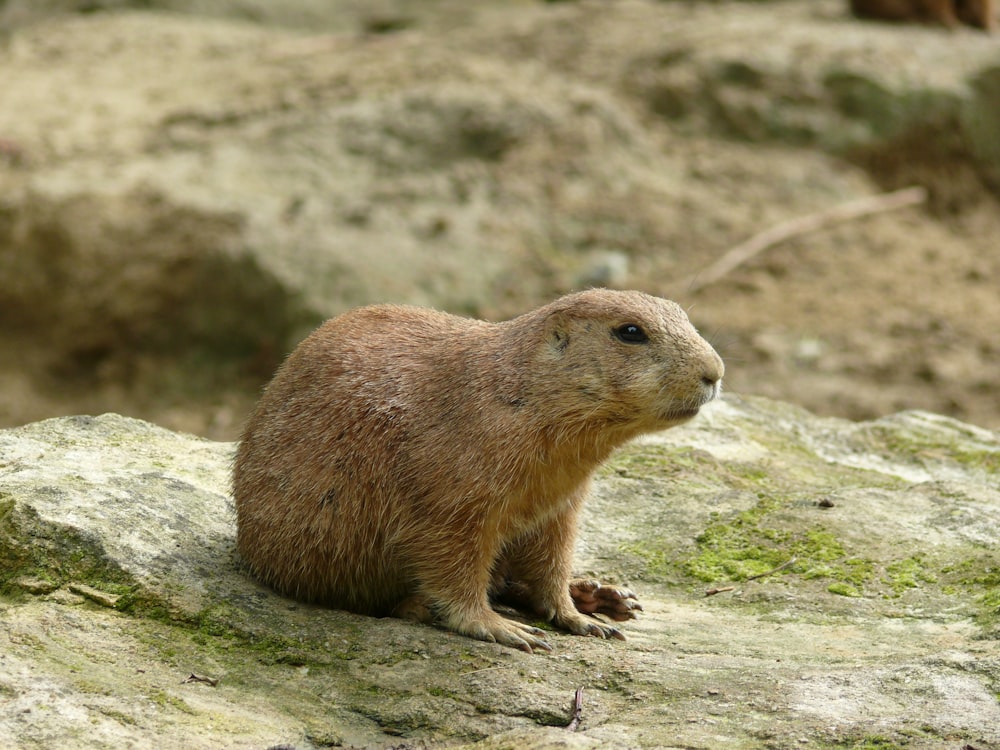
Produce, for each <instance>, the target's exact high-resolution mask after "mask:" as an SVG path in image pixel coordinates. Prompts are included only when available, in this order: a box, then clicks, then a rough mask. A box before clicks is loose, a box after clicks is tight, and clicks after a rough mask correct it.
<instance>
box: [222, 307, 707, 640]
mask: <svg viewBox="0 0 1000 750" xmlns="http://www.w3.org/2000/svg"><path fill="white" fill-rule="evenodd" d="M723 371H724V368H723V363H722V360H721V359H720V358H719V356H718V354H716V352H715V350H714V349H713V348H712V347H711V346H710V345H709V344H708V342H706V341H705V340H704V339H703V338H702V337H701V336H699V335H698V333H697V331H696V330H695V329H694V327H693V326H692V325H691V323H690V322H689V320H688V318H687V315H685V313H684V311H683V310H682V309H681V308H680V307H679V306H678V305H677V304H675V303H673V302H669V301H667V300H664V299H660V298H657V297H652V296H649V295H646V294H642V293H640V292H621V291H610V290H604V289H592V290H589V291H584V292H579V293H576V294H570V295H568V296H565V297H561V298H560V299H557V300H556V301H554V302H552V303H551V304H548V305H545V306H544V307H541V308H539V309H537V310H534V311H532V312H529V313H527V314H525V315H522V316H520V317H517V318H514V319H513V320H509V321H507V322H504V323H487V322H483V321H479V320H470V319H466V318H461V317H457V316H454V315H448V314H445V313H441V312H437V311H434V310H429V309H424V308H418V307H405V306H394V305H377V306H372V307H363V308H360V309H356V310H353V311H350V312H347V313H345V314H343V315H341V316H339V317H337V318H334V319H332V320H329V321H327V322H326V323H325V324H323V325H322V326H321V327H320V328H318V329H317V330H316V331H314V332H313V333H312V334H311V335H310V336H308V337H307V338H306V339H305V340H304V341H303V342H302V343H301V344H300V345H299V346H298V347H297V348H296V349H295V351H293V352H292V354H291V355H289V357H288V359H287V360H286V361H285V362H284V364H283V365H282V366H281V367H280V368H279V370H278V371H277V373H276V374H275V376H274V379H273V380H272V381H271V383H270V384H269V385H268V386H267V388H266V390H265V392H264V393H263V395H262V397H261V399H260V401H259V403H258V404H257V407H256V409H255V410H254V412H253V414H252V415H251V417H250V419H249V421H248V423H247V426H246V429H245V431H244V434H243V439H242V441H241V443H240V445H239V448H238V451H237V456H236V462H235V466H234V472H233V489H234V496H235V499H236V514H237V526H238V533H237V546H238V549H239V552H240V554H241V556H242V557H243V559H244V560H245V561H246V563H247V564H248V565H249V567H250V569H251V571H252V572H253V574H254V575H256V576H257V577H258V578H260V579H261V580H263V581H264V582H266V583H268V584H269V585H271V586H273V587H274V588H275V589H277V590H278V591H280V592H282V593H285V594H287V595H290V596H292V597H295V598H298V599H302V600H306V601H313V602H322V603H325V604H328V605H331V606H334V607H338V608H343V609H347V610H351V611H355V612H361V613H368V614H379V615H382V614H393V613H394V614H398V615H400V614H410V615H412V614H413V613H415V612H416V613H424V614H423V615H417V619H428V617H433V618H434V619H435V620H437V621H438V622H440V623H441V624H442V625H444V626H445V627H447V628H449V629H451V630H454V631H456V632H459V633H463V634H465V635H468V636H471V637H473V638H478V639H481V640H485V641H495V642H498V643H501V644H504V645H507V646H511V647H514V648H520V649H523V650H526V651H531V650H533V649H538V648H540V649H545V650H549V648H550V646H549V644H548V643H546V642H545V641H544V640H543V639H542V636H543V635H544V633H543V631H541V630H539V629H537V628H534V627H530V626H528V625H524V624H521V623H518V622H515V621H513V620H511V619H508V618H505V617H503V616H501V615H500V614H498V613H497V612H495V611H494V610H493V609H492V608H491V606H490V602H491V597H494V596H497V595H502V594H503V593H504V592H505V591H508V590H510V591H516V592H517V595H518V598H519V599H520V600H521V601H522V602H525V603H526V604H527V605H528V606H529V607H530V608H531V609H533V610H534V612H535V613H536V614H538V615H539V616H541V617H543V618H544V619H545V620H547V621H550V622H552V623H553V624H554V625H555V626H556V627H558V628H561V629H563V630H567V631H569V632H571V633H576V634H579V635H595V636H598V637H618V638H621V637H622V636H621V634H620V633H619V631H618V630H617V629H616V628H614V627H612V626H610V625H608V624H606V623H605V622H603V621H601V620H598V619H596V618H593V617H590V616H588V615H586V614H584V613H590V612H593V611H594V610H595V609H597V610H600V611H603V612H606V613H608V614H610V615H611V616H612V617H615V619H625V618H627V617H628V616H630V615H631V614H632V613H633V611H634V609H636V608H638V607H637V605H636V603H635V600H634V596H633V595H632V594H631V592H629V591H627V590H623V589H616V588H614V587H601V586H600V585H599V584H596V583H594V582H571V576H570V574H571V566H572V553H573V544H574V539H575V535H576V527H577V514H578V512H579V510H580V506H581V504H582V503H583V501H584V498H585V497H586V495H587V491H588V487H589V482H590V477H591V474H592V473H593V472H594V470H595V469H596V468H597V466H598V465H599V464H600V463H601V462H602V461H604V460H605V459H606V458H607V457H608V455H609V454H610V453H611V451H612V450H614V449H615V448H616V447H618V446H619V445H621V444H622V443H624V442H626V441H627V440H630V439H631V438H634V437H636V436H637V435H640V434H642V433H647V432H653V431H658V430H664V429H666V428H668V427H672V426H674V425H677V424H680V423H682V422H686V421H687V420H689V419H691V418H692V417H693V416H695V414H697V413H698V410H699V408H700V407H702V406H703V405H704V404H706V403H707V402H709V401H710V400H712V399H713V398H715V397H716V396H717V395H718V393H719V390H720V387H721V381H722V376H723ZM571 586H572V589H571ZM574 597H575V598H576V602H574ZM595 600H596V604H595Z"/></svg>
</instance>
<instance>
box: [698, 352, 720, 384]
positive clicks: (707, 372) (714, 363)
mask: <svg viewBox="0 0 1000 750" xmlns="http://www.w3.org/2000/svg"><path fill="white" fill-rule="evenodd" d="M712 355H713V356H711V357H709V358H708V359H707V360H706V361H705V364H704V365H703V366H702V372H701V382H703V383H704V384H705V385H707V386H713V387H714V386H715V385H716V384H717V383H718V382H719V381H720V380H722V376H723V375H725V374H726V366H725V365H724V364H722V357H720V356H719V355H718V354H716V353H715V352H712Z"/></svg>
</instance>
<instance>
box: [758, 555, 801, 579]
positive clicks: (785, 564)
mask: <svg viewBox="0 0 1000 750" xmlns="http://www.w3.org/2000/svg"><path fill="white" fill-rule="evenodd" d="M795 560H796V558H795V557H790V558H789V559H787V560H785V562H783V563H781V565H779V566H778V567H777V568H771V569H770V570H765V571H764V572H763V573H758V574H757V575H755V576H747V580H748V581H756V580H757V579H758V578H764V577H766V576H770V575H774V574H775V573H778V572H780V571H782V570H784V569H785V568H787V567H788V566H790V565H794V564H795Z"/></svg>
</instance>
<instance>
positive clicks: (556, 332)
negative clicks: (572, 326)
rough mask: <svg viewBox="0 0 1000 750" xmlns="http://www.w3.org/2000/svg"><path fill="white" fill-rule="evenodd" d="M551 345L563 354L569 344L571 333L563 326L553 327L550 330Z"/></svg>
mask: <svg viewBox="0 0 1000 750" xmlns="http://www.w3.org/2000/svg"><path fill="white" fill-rule="evenodd" d="M549 345H550V346H551V347H552V348H553V349H554V350H555V351H556V352H558V353H559V354H562V353H563V352H564V351H566V347H567V346H569V333H568V332H567V331H564V330H563V329H561V328H553V329H552V330H551V331H549Z"/></svg>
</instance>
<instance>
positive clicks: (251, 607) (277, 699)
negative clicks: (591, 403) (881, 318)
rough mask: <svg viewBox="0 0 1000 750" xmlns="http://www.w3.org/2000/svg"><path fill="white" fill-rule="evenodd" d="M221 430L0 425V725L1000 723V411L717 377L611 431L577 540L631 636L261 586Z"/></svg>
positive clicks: (494, 743)
mask: <svg viewBox="0 0 1000 750" xmlns="http://www.w3.org/2000/svg"><path fill="white" fill-rule="evenodd" d="M232 451H233V446H232V445H231V444H226V443H213V442H209V441H206V440H202V439H199V438H195V437H192V436H189V435H183V434H178V433H173V432H169V431H167V430H164V429H161V428H158V427H155V426H153V425H150V424H148V423H145V422H140V421H137V420H134V419H127V418H124V417H119V416H116V415H104V416H102V417H96V418H92V417H67V418H62V419H54V420H49V421H46V422H40V423H36V424H31V425H28V426H25V427H22V428H18V429H13V430H7V431H3V432H0V560H2V561H3V567H2V569H0V592H2V594H0V622H2V626H0V736H3V737H5V738H8V739H9V741H12V742H13V743H14V746H16V747H20V748H49V747H65V748H75V747H80V748H84V747H85V748H100V747H108V748H111V747H115V748H117V747H122V746H129V745H132V744H135V745H140V746H154V745H155V746H157V747H164V748H248V747H259V748H265V747H270V746H274V745H281V744H287V745H292V746H295V747H298V748H312V747H329V746H338V745H339V746H364V747H393V746H395V747H424V746H430V747H433V746H437V745H438V744H439V743H447V744H448V745H449V746H455V745H459V746H462V747H481V748H505V747H518V748H554V747H580V748H587V747H704V748H709V747H713V748H714V747H792V746H794V747H805V748H827V747H831V746H834V747H841V746H843V747H854V746H890V745H905V746H906V747H908V748H937V747H942V746H955V747H961V746H962V745H964V744H971V745H972V746H974V747H978V748H988V747H995V746H997V744H998V743H1000V729H998V727H1000V703H998V701H997V694H998V692H1000V624H998V623H1000V490H998V488H997V484H998V483H997V477H998V475H1000V435H998V434H997V433H994V432H990V431H987V430H983V429H979V428H976V427H972V426H969V425H966V424H962V423H959V422H956V421H954V420H951V419H948V418H944V417H940V416H936V415H933V414H929V413H924V412H909V413H902V414H898V415H895V416H892V417H889V418H886V419H881V420H878V421H874V422H866V423H850V422H845V421H839V420H832V419H821V418H817V417H814V416H812V415H810V414H808V413H807V412H804V411H801V410H799V409H796V408H794V407H790V406H787V405H783V404H780V403H776V402H771V401H766V400H763V399H757V398H740V397H736V396H729V397H727V398H726V399H724V400H723V401H722V402H719V403H717V404H715V405H713V406H711V407H709V408H708V409H706V410H705V411H704V413H703V415H702V416H701V417H699V418H698V419H697V420H695V422H693V423H692V424H690V425H688V426H685V427H683V428H678V429H675V430H673V431H669V432H667V433H663V434H661V435H657V436H653V437H650V438H648V439H645V440H643V441H640V442H638V443H636V444H633V445H631V446H628V447H627V448H625V449H624V450H622V451H621V452H619V453H618V454H617V455H616V456H615V457H614V459H613V460H612V461H611V462H610V463H609V464H608V465H607V466H606V467H605V468H604V469H602V471H601V473H600V476H599V477H598V479H597V482H596V486H595V490H594V494H593V497H592V498H591V502H590V503H589V505H588V506H587V512H586V515H585V517H584V519H583V524H582V533H581V538H580V543H579V548H578V556H577V562H578V566H579V570H580V572H581V573H588V574H597V575H600V576H601V577H603V578H605V579H608V580H614V581H621V582H624V583H627V584H629V585H631V586H632V587H633V588H634V589H636V590H637V591H638V592H639V594H640V596H641V598H642V600H643V603H644V606H645V612H644V613H643V614H642V615H641V616H640V618H639V619H638V620H636V621H634V622H632V623H628V624H626V625H625V626H624V630H625V632H626V634H627V636H628V639H629V640H628V641H627V642H626V643H620V642H605V641H599V640H596V639H583V638H577V637H572V636H567V635H561V634H553V635H552V641H553V643H554V645H555V652H554V653H553V654H551V655H527V654H522V653H520V652H514V651H511V650H509V649H504V648H502V647H498V646H496V645H493V644H486V643H480V642H477V641H472V640H470V639H467V638H463V637H460V636H456V635H454V634H451V633H448V632H444V631H441V630H439V629H436V628H433V627H427V626H420V625H415V624H411V623H406V622H402V621H396V620H391V619H385V620H380V619H374V618H367V617H361V616H357V615H352V614H349V613H344V612H339V611H334V610H329V609H324V608H320V607H313V606H307V605H302V604H299V603H296V602H293V601H291V600H288V599H285V598H282V597H279V596H277V595H275V594H273V593H272V592H270V591H268V590H267V589H265V588H263V587H261V586H259V585H257V584H256V583H254V582H253V581H251V580H250V579H248V578H247V577H246V576H245V575H244V573H243V571H242V570H241V569H240V565H239V561H238V560H237V558H236V556H235V554H234V524H233V514H232V507H231V500H230V498H229V495H228V468H229V462H230V460H231V456H232ZM710 591H717V593H714V594H711V595H708V592H710ZM577 688H583V701H584V702H583V712H582V715H581V722H580V725H579V728H578V731H575V732H570V731H567V730H566V729H565V728H564V727H565V725H566V724H568V723H569V721H570V718H571V714H572V701H573V695H574V692H575V691H576V689H577Z"/></svg>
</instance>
